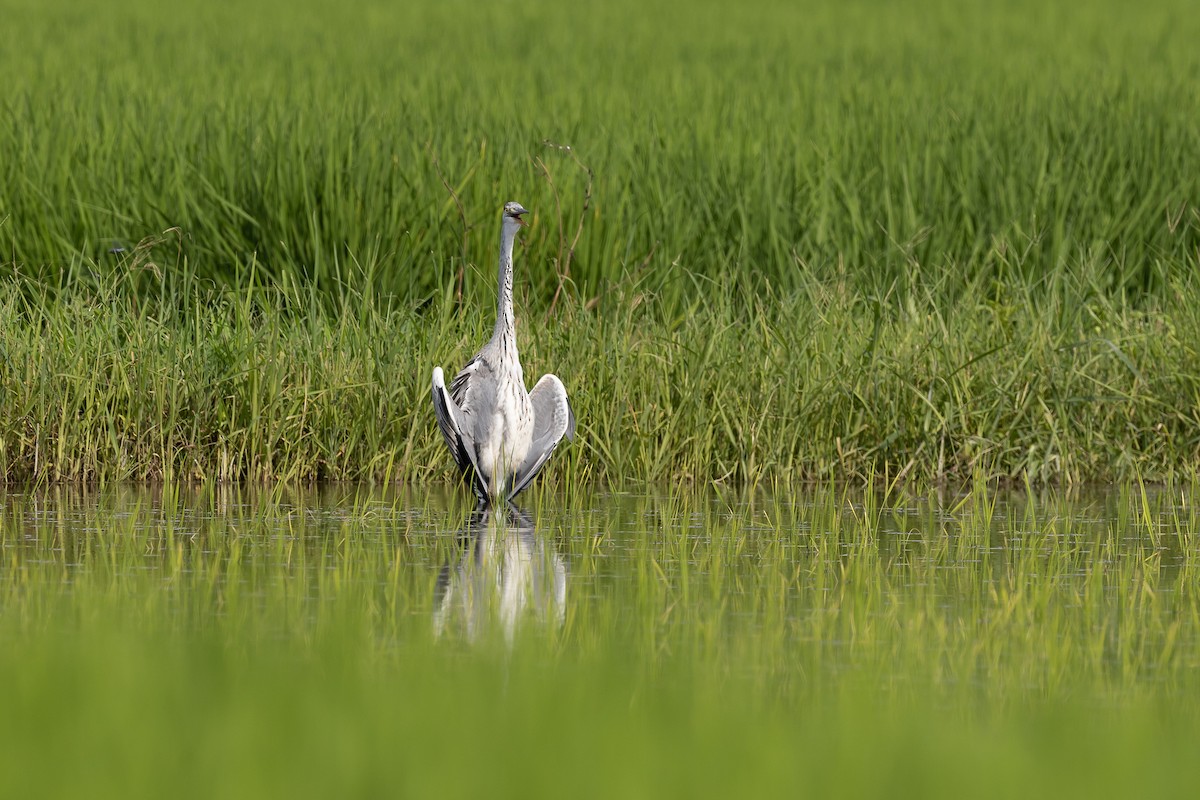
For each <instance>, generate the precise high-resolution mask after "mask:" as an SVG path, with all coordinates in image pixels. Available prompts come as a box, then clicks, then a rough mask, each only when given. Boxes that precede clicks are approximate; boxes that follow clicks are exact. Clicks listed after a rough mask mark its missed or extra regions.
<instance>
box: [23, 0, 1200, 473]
mask: <svg viewBox="0 0 1200 800" xmlns="http://www.w3.org/2000/svg"><path fill="white" fill-rule="evenodd" d="M3 13H4V17H5V25H4V26H3V31H0V74H2V75H3V76H4V86H3V89H2V90H0V121H2V124H0V186H2V187H3V188H2V189H0V253H2V255H0V265H2V266H3V272H4V273H6V277H5V278H4V279H3V284H2V285H0V309H3V317H2V318H0V329H2V330H3V331H4V337H3V341H4V347H5V353H4V355H5V356H6V358H5V360H4V373H3V387H2V394H0V408H2V409H3V411H2V412H0V446H2V448H3V454H2V455H3V471H4V474H5V475H7V477H8V478H9V479H10V480H14V479H15V480H24V479H28V478H37V479H51V480H55V479H125V478H146V477H150V478H155V477H166V478H177V477H214V476H219V477H233V478H260V477H286V478H306V479H321V478H336V479H357V478H368V479H372V480H382V481H391V480H402V481H414V480H417V481H420V480H428V479H430V478H442V477H444V476H446V475H447V472H446V471H445V459H444V458H443V457H442V456H441V454H440V452H439V447H438V441H437V439H436V436H435V435H434V433H433V425H432V423H431V419H432V418H431V415H430V414H429V409H428V402H427V400H426V398H425V395H426V393H427V384H428V376H429V372H430V369H431V367H432V366H433V365H434V364H442V365H443V366H445V367H446V368H448V369H454V368H456V367H457V366H458V365H459V364H460V363H461V362H462V361H464V360H465V359H466V357H467V356H468V355H469V354H470V353H471V352H473V350H474V349H475V348H476V347H477V346H478V345H479V344H480V343H481V342H482V341H483V339H484V338H485V337H486V334H487V331H488V330H489V326H490V319H491V317H492V313H493V312H492V303H493V302H494V289H493V288H492V287H493V285H494V278H493V270H494V262H495V250H496V240H497V224H496V220H497V217H496V215H497V209H498V208H499V206H500V204H501V203H502V202H503V201H505V200H507V199H510V198H515V199H519V200H520V201H521V202H523V203H525V204H526V205H527V206H528V207H530V208H533V209H535V216H534V220H533V221H534V226H533V228H532V231H531V232H530V234H529V235H528V236H527V237H526V239H525V241H524V243H523V245H522V247H521V249H520V252H519V254H518V276H517V287H518V294H519V298H518V311H519V313H520V315H521V336H522V346H523V347H524V348H525V353H526V358H525V360H526V366H527V371H528V372H530V373H531V377H532V378H536V377H537V376H538V375H540V374H541V373H542V372H545V371H555V372H557V373H559V374H561V375H562V376H563V377H564V378H565V380H566V383H567V386H568V388H569V390H570V391H571V393H572V397H573V399H574V402H575V405H576V410H577V412H578V416H579V419H580V422H581V430H582V437H581V440H580V442H579V443H578V444H577V445H575V446H574V448H573V450H572V455H570V456H567V457H566V458H559V459H557V460H556V465H555V468H556V469H558V468H559V467H560V466H561V465H563V464H564V463H566V462H569V463H570V468H571V469H573V470H574V472H572V473H571V479H572V480H576V479H590V480H596V481H606V482H609V483H610V484H612V485H616V484H619V483H620V482H621V481H624V480H628V481H634V482H642V481H646V480H662V479H669V478H680V477H682V478H685V479H693V480H697V481H707V480H738V481H747V482H759V481H782V482H788V481H792V480H796V479H807V478H844V477H849V478H853V479H861V480H866V479H869V478H870V477H871V476H873V475H879V474H887V475H891V476H894V475H897V474H904V475H905V476H909V477H918V478H924V479H942V478H954V477H964V476H969V475H971V474H974V473H975V472H977V471H979V470H983V471H985V472H988V473H991V474H998V475H1003V476H1015V477H1020V478H1031V479H1033V480H1036V481H1041V480H1066V481H1079V480H1087V479H1111V478H1116V477H1121V476H1127V475H1130V474H1132V473H1134V472H1135V471H1136V472H1137V473H1139V474H1141V475H1144V476H1148V477H1153V478H1161V477H1164V476H1166V475H1169V474H1171V473H1172V472H1174V471H1178V470H1180V469H1187V468H1189V466H1190V465H1192V464H1195V463H1196V461H1197V459H1198V458H1200V378H1198V376H1200V355H1198V353H1197V345H1196V343H1197V342H1198V341H1200V337H1198V336H1197V330H1198V328H1200V322H1198V312H1197V311H1196V309H1197V308H1200V302H1197V301H1198V300H1200V288H1197V277H1196V274H1197V261H1198V258H1200V255H1198V253H1200V207H1198V206H1197V202H1198V201H1197V198H1198V197H1200V127H1198V126H1197V123H1196V120H1197V119H1200V103H1198V102H1197V101H1198V100H1200V56H1198V55H1197V49H1196V48H1195V47H1194V46H1193V45H1194V42H1196V41H1198V40H1200V22H1198V21H1197V19H1196V15H1195V14H1194V13H1192V9H1191V7H1190V4H1188V3H1185V2H1170V0H1155V2H1150V3H1142V4H1138V5H1137V6H1136V7H1128V6H1127V5H1126V4H1121V3H1116V2H1099V3H1088V4H1069V3H1034V2H1011V3H993V4H976V3H935V2H903V3H875V2H851V3H838V4H820V5H817V4H810V3H792V2H778V3H776V2H767V1H766V0H763V1H761V2H754V3H750V4H741V5H739V6H738V7H737V8H736V9H734V8H731V7H730V6H729V5H728V4H726V3H710V2H699V3H688V4H681V3H620V2H618V3H592V4H586V5H584V6H578V5H577V4H561V3H545V2H537V1H536V0H531V1H530V2H521V3H472V2H446V3H436V4H434V3H396V4H388V3H372V2H362V1H358V0H356V1H354V2H348V3H344V4H338V5H337V6H336V7H335V6H333V5H328V6H326V5H324V4H317V3H312V4H300V5H296V4H294V3H272V2H259V3H254V4H252V5H250V6H247V5H245V4H242V3H222V2H216V3H213V2H204V3H196V2H190V1H189V0H183V2H178V3H172V4H169V5H164V4H159V3H151V2H134V3H122V4H119V5H117V4H114V6H113V7H111V8H110V7H97V6H94V5H93V4H88V3H82V2H69V1H67V0H50V1H49V2H41V0H38V2H26V1H24V0H5V2H4V3H3ZM545 142H552V143H555V144H558V145H569V146H570V147H571V148H572V150H571V151H570V152H568V151H566V150H564V149H562V148H560V147H555V146H548V145H546V144H545ZM113 250H119V252H115V253H114V252H111V251H113Z"/></svg>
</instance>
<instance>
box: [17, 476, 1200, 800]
mask: <svg viewBox="0 0 1200 800" xmlns="http://www.w3.org/2000/svg"><path fill="white" fill-rule="evenodd" d="M1196 497H1197V490H1196V487H1195V486H1194V485H1180V486H1172V487H1169V488H1167V489H1166V490H1163V491H1161V492H1153V493H1149V492H1147V493H1142V492H1141V491H1139V490H1138V489H1137V488H1136V487H1135V488H1132V489H1131V490H1130V491H1129V492H1127V493H1125V494H1122V495H1113V496H1109V497H1104V498H1088V497H1080V496H1072V495H1039V494H1033V493H1030V494H1018V495H1005V496H1003V497H998V496H996V495H995V494H993V493H991V492H990V491H989V490H988V489H987V487H986V485H985V484H983V483H980V484H978V485H976V486H975V487H974V489H973V491H971V492H970V493H967V494H964V495H960V496H944V497H938V496H937V495H929V496H909V495H902V494H892V495H884V494H867V495H862V494H858V493H856V492H847V491H846V490H841V489H832V488H829V489H824V490H821V491H818V492H817V493H815V494H813V495H811V496H807V497H790V496H789V497H785V496H782V495H778V494H767V493H754V494H749V495H744V494H740V493H728V494H725V495H719V496H714V495H696V494H694V493H691V492H689V491H683V490H680V491H676V492H674V493H672V494H669V495H664V496H660V497H654V498H647V497H636V496H626V497H623V498H622V497H597V496H580V497H577V498H576V499H575V500H574V501H572V502H569V503H567V504H565V506H564V505H563V504H561V503H544V504H539V503H533V504H531V506H530V511H531V513H532V515H533V517H534V519H535V521H536V523H535V530H534V532H533V533H532V535H531V538H529V539H528V541H529V542H531V543H533V544H536V545H538V547H531V548H529V549H522V547H523V545H518V544H513V542H515V541H516V540H515V539H511V538H509V539H506V538H505V537H506V536H507V535H508V534H506V533H505V532H503V531H492V532H490V533H488V534H486V535H488V536H498V537H499V538H500V541H502V542H503V541H507V542H509V544H506V545H503V546H500V547H498V548H485V549H484V552H485V553H490V555H487V556H485V561H484V562H483V569H482V570H481V571H480V572H479V573H478V574H479V575H482V576H484V581H483V583H481V584H478V585H477V591H478V594H477V595H476V596H475V597H476V600H477V602H478V603H479V604H480V605H479V607H478V609H477V610H478V611H479V613H477V614H476V617H475V619H476V622H477V623H478V624H477V626H476V627H475V628H474V632H473V633H471V634H468V633H466V632H465V631H466V630H467V629H464V628H461V627H451V628H448V629H447V630H449V631H450V632H449V633H447V634H445V635H444V636H443V637H442V638H441V639H437V638H436V637H435V635H434V624H433V618H434V615H435V611H436V609H437V608H439V605H440V603H441V599H440V595H439V592H440V589H439V584H440V578H439V576H440V575H442V574H443V572H444V570H445V569H455V565H456V564H459V563H460V561H461V558H462V553H463V549H462V548H463V544H462V543H461V542H460V540H459V533H458V531H459V530H460V527H461V525H462V524H463V522H464V520H465V519H466V515H467V509H466V508H465V507H464V506H462V505H461V504H459V503H458V501H457V500H456V501H453V502H450V503H446V502H445V501H444V500H442V499H441V498H438V497H434V498H428V497H426V498H424V499H416V500H415V499H414V498H413V497H411V496H408V495H406V494H404V493H399V494H397V493H391V492H380V491H378V490H365V489H363V488H361V487H357V486H347V487H338V488H331V489H326V490H322V491H319V492H306V491H302V490H295V491H293V490H283V489H275V490H272V491H271V492H265V493H257V492H248V491H244V490H231V489H227V488H222V487H208V488H204V489H174V488H170V487H166V488H163V489H161V490H154V491H146V490H134V489H128V488H112V489H107V490H104V491H101V492H98V493H90V494H84V495H80V494H77V493H76V492H75V491H73V490H63V489H52V490H48V491H45V492H38V493H33V494H24V493H22V494H8V495H6V496H5V497H4V498H3V508H4V510H3V518H2V519H0V555H2V560H3V564H2V565H0V643H2V644H3V647H0V682H2V683H3V685H4V686H5V687H6V691H5V696H6V700H5V714H4V715H0V744H2V746H0V765H2V766H3V769H0V786H3V787H4V790H5V791H6V793H17V794H21V795H22V796H33V795H35V794H47V795H62V794H74V793H79V792H83V793H86V794H88V795H89V796H106V795H110V794H111V795H120V796H130V795H158V796H160V795H161V794H162V793H164V792H168V793H171V794H180V793H182V794H184V795H188V794H194V795H196V796H212V795H213V794H214V793H217V794H221V795H222V796H232V797H236V796H258V795H261V794H262V793H263V792H264V791H271V792H274V791H279V790H280V789H283V790H285V791H288V792H289V794H293V795H295V796H301V797H303V796H328V795H329V794H330V793H334V794H338V795H339V796H347V795H363V796H365V795H375V794H379V793H383V792H387V793H393V792H400V793H404V794H410V793H411V794H426V793H430V792H432V791H433V790H434V789H436V790H437V792H438V793H439V794H440V795H443V796H448V797H455V796H468V795H474V794H478V793H479V792H481V791H485V790H486V791H488V792H489V793H492V794H501V795H515V794H518V793H519V794H522V795H531V794H532V795H539V794H550V793H561V792H562V791H564V790H565V791H568V792H570V793H571V794H580V795H584V796H595V797H611V796H613V795H614V794H622V795H629V796H645V797H650V796H662V795H664V794H666V795H675V796H696V795H705V796H717V795H728V794H729V792H731V791H735V790H736V791H742V792H744V791H752V792H754V793H758V794H762V793H766V792H773V793H776V792H777V793H783V792H787V793H789V794H794V793H795V792H796V791H798V790H807V791H809V792H812V793H816V794H820V795H822V796H858V797H885V796H886V797H897V796H922V797H939V796H947V797H949V796H955V797H960V796H962V795H963V794H964V793H969V794H971V795H972V796H984V797H992V796H994V797H1011V796H1019V795H1022V794H1024V793H1025V792H1026V791H1028V790H1029V789H1030V788H1031V787H1033V786H1038V787H1041V788H1043V789H1044V788H1045V787H1046V786H1051V785H1052V786H1054V787H1056V788H1055V792H1056V794H1061V795H1062V796H1067V797H1072V796H1078V797H1086V796H1094V794H1095V793H1096V792H1102V793H1119V794H1125V793H1130V794H1140V793H1142V792H1152V793H1153V794H1155V795H1156V796H1186V793H1187V792H1190V791H1191V789H1192V787H1194V785H1195V779H1196V778H1197V777H1198V775H1197V773H1196V766H1195V761H1194V759H1191V758H1188V757H1187V753H1189V752H1190V750H1189V748H1191V747H1192V743H1193V742H1194V741H1195V738H1194V736H1195V734H1196V733H1197V730H1196V719H1197V716H1196V711H1197V699H1198V698H1200V694H1198V692H1200V685H1198V684H1197V675H1200V671H1198V669H1197V668H1198V667H1200V605H1198V598H1200V595H1198V593H1197V590H1198V589H1200V572H1198V571H1197V569H1198V568H1200V563H1197V561H1196V558H1195V553H1196V552H1197V536H1200V528H1198V527H1197V526H1198V524H1200V517H1198V516H1197V512H1196V507H1195V499H1196ZM513 548H515V549H513ZM489 559H490V560H489ZM555 563H558V564H560V565H561V566H562V572H563V574H564V575H565V587H566V588H565V590H564V592H563V598H564V599H563V613H562V615H561V623H555V622H554V621H553V620H554V619H555V616H554V615H541V616H539V615H537V614H534V613H533V609H535V608H537V603H538V598H539V594H540V593H542V592H547V591H550V589H548V588H547V585H546V584H545V583H542V582H540V578H539V577H538V576H539V575H544V574H545V573H544V571H545V570H549V569H552V568H553V566H554V564H555ZM492 583H494V585H492ZM513 598H520V600H519V601H518V602H520V603H521V604H523V605H524V608H525V610H524V611H518V612H516V619H517V620H518V623H517V628H516V635H515V636H514V637H513V638H512V639H511V641H509V640H508V639H507V638H506V637H505V636H503V635H502V627H503V624H504V622H503V621H504V620H505V619H506V617H505V610H504V609H505V604H506V603H511V602H512V601H513ZM539 620H540V621H539Z"/></svg>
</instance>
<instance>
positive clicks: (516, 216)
mask: <svg viewBox="0 0 1200 800" xmlns="http://www.w3.org/2000/svg"><path fill="white" fill-rule="evenodd" d="M528 213H529V209H527V208H522V209H521V210H520V211H518V212H516V213H515V214H513V219H515V220H516V221H517V224H518V225H520V226H521V227H522V228H528V227H529V221H528V220H526V219H524V215H526V214H528Z"/></svg>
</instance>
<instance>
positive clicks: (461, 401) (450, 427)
mask: <svg viewBox="0 0 1200 800" xmlns="http://www.w3.org/2000/svg"><path fill="white" fill-rule="evenodd" d="M527 213H529V212H528V211H526V210H525V209H524V208H522V207H521V205H520V204H519V203H507V204H505V206H504V217H503V224H502V226H501V236H500V270H499V273H500V274H499V299H498V302H497V309H496V327H495V329H494V331H493V333H492V338H491V339H490V340H488V342H487V344H485V345H484V346H483V347H482V348H480V350H479V352H478V353H476V354H475V355H474V356H473V357H472V358H471V360H470V361H468V362H467V364H466V366H464V367H463V368H462V370H460V371H459V373H458V374H457V375H456V376H455V377H454V380H452V381H451V382H450V385H449V387H447V386H446V382H445V376H444V374H443V373H442V368H441V367H434V369H433V410H434V414H435V415H436V417H437V422H438V427H439V428H440V429H441V432H442V438H443V439H444V440H445V442H446V447H447V448H448V449H449V450H450V455H451V456H452V457H453V458H454V463H455V464H456V465H457V466H458V469H459V470H460V471H461V472H462V473H463V475H464V476H465V477H466V478H467V480H468V481H469V482H470V483H471V487H472V489H473V490H474V492H475V494H476V495H477V496H478V497H479V499H480V500H481V501H483V502H485V503H491V502H500V501H506V500H511V499H512V498H513V497H515V496H516V495H517V494H519V493H520V492H521V491H523V490H524V489H525V488H527V487H528V486H529V484H530V482H531V481H532V480H533V478H534V477H535V476H536V475H537V473H538V472H539V471H540V470H541V468H542V467H543V466H545V464H546V461H547V460H548V459H549V458H550V455H551V453H553V452H554V448H556V447H557V446H558V443H559V441H560V440H561V439H562V437H563V436H566V437H567V438H568V439H573V438H574V436H575V415H574V413H573V412H572V411H571V404H570V402H569V401H568V400H567V390H566V387H565V386H563V382H562V381H561V380H559V379H558V377H557V376H555V375H544V376H542V378H541V380H539V381H538V382H537V385H536V386H534V387H533V391H532V392H527V391H526V390H525V377H524V373H523V372H522V370H521V360H520V358H519V356H518V354H517V338H516V328H515V325H514V321H513V308H512V248H513V241H514V240H515V239H516V235H517V230H518V229H519V228H520V227H521V226H523V225H524V224H525V222H524V221H523V220H522V219H521V215H523V214H527Z"/></svg>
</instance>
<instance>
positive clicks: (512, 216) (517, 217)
mask: <svg viewBox="0 0 1200 800" xmlns="http://www.w3.org/2000/svg"><path fill="white" fill-rule="evenodd" d="M528 213H529V210H528V209H526V208H525V207H524V206H522V205H521V204H520V203H514V202H508V203H505V204H504V225H505V226H506V227H507V226H509V225H515V226H517V227H523V226H525V225H528V224H529V223H528V222H526V221H525V220H523V219H521V215H522V214H528Z"/></svg>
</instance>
